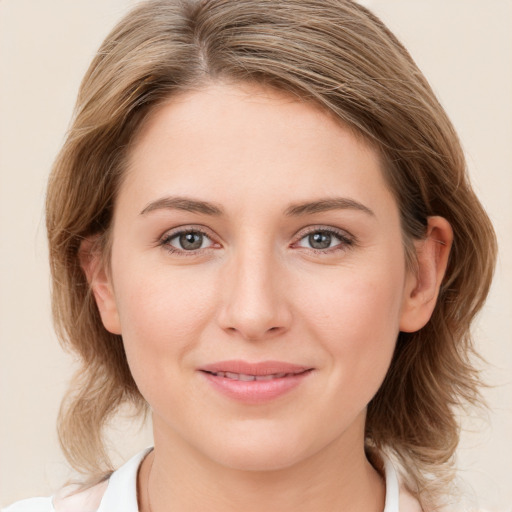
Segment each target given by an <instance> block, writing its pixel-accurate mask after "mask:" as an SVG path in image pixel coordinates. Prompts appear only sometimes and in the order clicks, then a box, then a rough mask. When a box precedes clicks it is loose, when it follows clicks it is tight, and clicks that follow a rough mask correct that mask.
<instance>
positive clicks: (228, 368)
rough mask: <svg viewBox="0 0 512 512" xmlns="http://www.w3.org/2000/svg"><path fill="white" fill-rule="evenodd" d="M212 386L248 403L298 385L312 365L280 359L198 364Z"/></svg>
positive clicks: (266, 399)
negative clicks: (256, 361)
mask: <svg viewBox="0 0 512 512" xmlns="http://www.w3.org/2000/svg"><path fill="white" fill-rule="evenodd" d="M199 371H200V372H201V373H202V374H203V375H204V377H205V378H206V381H207V382H208V383H209V384H211V386H212V387H213V389H214V390H215V391H217V392H220V393H221V394H223V395H224V396H228V397H229V398H232V399H235V400H238V401H241V402H245V403H262V402H266V401H269V400H273V399H276V398H278V397H280V396H281V395H284V394H286V393H288V392H289V391H291V390H292V389H294V388H296V387H297V386H298V385H299V384H300V383H301V382H302V381H304V380H305V378H306V377H307V376H308V375H310V374H311V373H312V371H313V368H311V367H307V366H301V365H296V364H291V363H286V362H281V361H262V362H258V363H249V362H246V361H220V362H217V363H213V364H208V365H205V366H202V367H200V368H199Z"/></svg>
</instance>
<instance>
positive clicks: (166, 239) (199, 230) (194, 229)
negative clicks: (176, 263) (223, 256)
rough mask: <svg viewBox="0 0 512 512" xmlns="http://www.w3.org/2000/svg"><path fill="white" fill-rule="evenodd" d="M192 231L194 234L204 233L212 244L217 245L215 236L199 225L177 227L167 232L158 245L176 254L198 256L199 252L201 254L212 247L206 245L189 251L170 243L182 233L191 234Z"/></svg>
mask: <svg viewBox="0 0 512 512" xmlns="http://www.w3.org/2000/svg"><path fill="white" fill-rule="evenodd" d="M190 233H194V234H196V233H199V234H201V235H203V236H204V237H205V238H207V239H208V240H210V242H212V246H213V245H215V241H214V240H213V237H212V236H211V235H210V234H209V233H208V232H207V231H206V230H205V229H202V228H201V227H199V226H190V227H187V228H184V229H181V228H176V230H173V231H171V232H167V233H165V234H164V235H163V236H162V237H161V238H160V239H159V242H158V245H160V246H161V247H163V248H164V249H165V250H166V251H167V252H169V253H171V254H175V255H177V256H197V255H198V254H201V253H203V252H204V251H207V250H209V249H211V246H210V247H204V248H202V249H195V250H189V251H187V250H186V249H178V248H177V247H173V246H172V245H171V244H170V242H171V240H173V239H175V238H178V237H180V236H182V235H187V234H190Z"/></svg>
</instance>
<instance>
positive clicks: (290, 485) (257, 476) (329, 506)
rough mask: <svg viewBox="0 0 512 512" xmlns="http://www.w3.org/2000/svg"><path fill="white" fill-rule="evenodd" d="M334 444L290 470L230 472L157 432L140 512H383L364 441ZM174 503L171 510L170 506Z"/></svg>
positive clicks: (381, 490)
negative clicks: (189, 511)
mask: <svg viewBox="0 0 512 512" xmlns="http://www.w3.org/2000/svg"><path fill="white" fill-rule="evenodd" d="M341 441H348V442H340V441H336V442H335V443H334V444H335V446H333V445H330V446H328V447H327V448H325V449H324V450H323V452H324V453H316V454H315V455H313V456H311V457H309V458H308V459H306V460H302V461H300V462H299V463H297V464H294V465H292V466H290V467H286V468H282V469H276V470H270V471H246V470H239V469H233V468H229V467H226V466H223V465H219V464H217V463H216V462H215V461H211V460H210V459H206V458H205V457H204V456H202V455H200V454H197V453H194V450H193V449H190V447H189V446H187V445H182V444H181V443H179V442H178V443H177V442H176V440H171V441H170V440H169V439H165V438H160V436H158V435H157V432H155V450H154V451H153V452H151V454H150V455H148V457H147V458H146V459H145V461H144V462H143V464H142V466H141V469H140V472H139V477H138V495H139V502H140V503H139V509H140V510H141V512H166V511H167V510H169V509H171V508H172V510H173V511H175V512H182V511H185V510H208V511H209V512H220V511H222V512H231V511H233V512H234V511H236V512H238V511H239V510H243V511H244V512H261V510H266V511H279V512H291V511H293V512H313V511H314V512H317V511H318V510H322V511H341V510H343V511H344V512H355V511H361V510H364V511H365V512H382V511H383V509H384V499H385V486H384V481H383V479H382V477H381V476H380V475H379V474H378V473H377V471H376V470H375V469H374V468H373V467H372V465H371V464H370V463H369V462H368V460H367V459H366V456H365V453H364V444H363V442H360V443H357V444H356V443H354V439H346V440H343V439H342V440H341ZM170 504H172V507H171V505H170Z"/></svg>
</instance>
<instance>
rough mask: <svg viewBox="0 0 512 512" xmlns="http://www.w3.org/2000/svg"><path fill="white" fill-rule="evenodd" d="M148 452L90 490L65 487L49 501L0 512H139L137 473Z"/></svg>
mask: <svg viewBox="0 0 512 512" xmlns="http://www.w3.org/2000/svg"><path fill="white" fill-rule="evenodd" d="M150 451H151V448H149V449H147V450H144V451H142V452H140V453H138V454H137V455H135V456H134V457H132V458H131V459H130V460H129V461H128V462H126V463H125V464H124V465H123V466H121V467H120V468H119V469H118V470H117V471H114V473H112V475H110V478H108V479H107V480H104V481H103V482H100V483H98V484H96V485H94V486H92V487H89V488H85V489H84V488H83V487H81V486H79V485H72V486H67V487H64V488H63V489H61V490H60V491H59V492H58V493H57V494H55V496H53V497H51V498H32V499H28V500H22V501H18V502H16V503H14V504H12V505H10V506H9V507H7V508H3V509H2V510H1V512H111V511H112V510H122V511H123V512H138V506H137V473H138V470H139V466H140V464H141V462H142V460H143V459H144V457H146V455H147V454H148V453H149V452H150Z"/></svg>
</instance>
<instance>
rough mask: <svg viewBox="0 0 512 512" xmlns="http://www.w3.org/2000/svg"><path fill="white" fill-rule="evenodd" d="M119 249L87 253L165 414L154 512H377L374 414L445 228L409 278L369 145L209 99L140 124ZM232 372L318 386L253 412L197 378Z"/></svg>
mask: <svg viewBox="0 0 512 512" xmlns="http://www.w3.org/2000/svg"><path fill="white" fill-rule="evenodd" d="M112 237H113V239H112V252H111V260H110V264H109V266H108V268H105V267H103V266H102V261H103V259H102V257H101V254H98V253H95V252H89V250H90V247H92V245H93V240H88V241H86V242H84V245H83V247H82V255H83V258H82V261H83V266H84V270H85V271H86V273H87V276H88V278H89V281H90V284H91V286H92V289H93V291H94V294H95V297H96V300H97V304H98V307H99V310H100V313H101V316H102V320H103V323H104V325H105V327H106V328H107V329H108V330H109V331H111V332H113V333H116V334H121V335H122V336H123V340H124V344H125V348H126V354H127V358H128V362H129V365H130V368H131V371H132V373H133V376H134V379H135V381H136V383H137V385H138V387H139V389H140V392H141V393H142V395H143V396H144V398H145V399H146V400H147V401H148V403H149V405H150V406H151V410H152V415H153V425H154V440H155V450H154V452H152V454H151V455H150V456H148V457H147V458H146V460H145V461H144V463H143V464H142V467H141V470H140V472H139V482H138V489H139V502H140V508H141V510H142V511H143V512H145V511H148V510H149V503H150V506H151V511H152V512H163V511H166V510H168V507H169V508H170V507H171V504H172V510H173V511H176V512H180V511H190V510H208V511H209V512H216V511H222V512H226V511H237V512H238V511H240V510H244V511H249V512H250V511H258V512H261V511H262V510H268V511H279V512H287V511H292V510H293V511H294V512H301V511H314V512H318V511H319V510H321V511H331V510H332V511H339V510H343V511H345V512H350V511H361V510H364V511H367V512H381V511H382V510H383V508H384V497H385V486H384V481H383V479H382V476H381V475H379V474H378V473H377V471H376V470H375V469H374V468H373V467H372V466H371V464H370V463H369V462H368V461H367V459H366V457H365V453H364V425H365V418H366V407H367V404H368V402H369V401H370V400H371V398H372V397H373V396H374V395H375V393H376V392H377V390H378V388H379V386H380V384H381V383H382V381H383V379H384V377H385V375H386V372H387V370H388V368H389V364H390V361H391V357H392V354H393V350H394V347H395V343H396V339H397V335H398V333H399V331H400V330H403V331H415V330H418V329H420V328H421V327H422V326H423V325H425V323H426V322H427V321H428V320H429V318H430V316H431V314H432V311H433V308H434V305H435V301H436V298H437V294H438V291H439V286H440V283H441V281H442V278H443V275H444V272H445V269H446V264H447V260H448V254H449V249H450V245H451V241H452V231H451V228H450V225H449V224H448V222H447V221H446V220H445V219H443V218H441V217H431V218H430V219H429V226H428V232H427V234H426V237H425V239H424V240H422V241H415V242H414V244H415V247H416V251H417V254H418V271H417V272H414V273H413V272H410V271H409V270H408V268H407V266H406V262H405V253H404V241H403V234H402V232H401V227H400V218H399V212H398V207H397V204H396V202H395V199H394V197H393V195H392V193H391V192H390V190H389V189H388V187H387V185H386V182H385V180H384V177H383V174H382V170H381V162H380V159H379V155H378V153H377V152H376V151H375V150H374V149H372V148H371V147H370V146H369V145H368V144H366V143H365V142H364V141H363V140H362V139H361V137H357V136H355V135H354V133H353V132H352V131H351V130H349V129H348V128H347V127H345V126H344V125H343V124H341V123H340V122H339V121H337V120H335V119H334V118H333V117H332V116H330V115H328V114H326V113H325V112H323V111H322V110H320V109H319V108H318V107H317V106H315V105H312V104H310V103H305V102H300V101H299V100H297V99H296V98H294V97H292V96H288V95H286V94H284V93H282V92H278V91H274V90H271V89H265V88H263V87H260V86H256V85H248V84H242V85H241V84H229V83H211V84H208V85H207V86H205V87H204V88H202V89H200V90H197V91H192V92H188V93H182V94H181V95H179V96H175V97H173V98H171V99H170V100H169V101H168V102H166V103H165V104H164V105H163V106H160V107H159V108H158V109H157V110H156V111H155V112H153V114H152V115H151V117H150V118H149V120H148V121H147V122H146V123H145V125H144V127H143V128H142V130H141V132H140V133H139V134H138V136H137V139H136V141H135V142H134V144H133V147H132V149H131V154H130V160H129V165H128V169H127V170H126V175H125V177H124V181H123V183H122V186H121V188H120V191H119V195H118V197H117V199H116V204H115V212H114V221H113V231H112ZM231 359H237V360H244V361H248V362H258V361H268V360H277V361H284V362H289V363H294V364H298V365H304V366H307V367H308V368H312V369H313V370H312V371H311V372H310V374H309V375H308V376H307V378H305V379H303V380H302V382H301V383H300V384H299V385H298V386H297V387H296V388H294V389H292V390H291V391H290V392H288V393H286V394H284V395H282V396H279V397H277V398H275V399H273V400H269V401H265V402H263V403H260V404H247V403H244V402H243V401H238V400H235V399H232V398H230V397H226V396H225V395H223V394H221V393H219V392H218V391H217V390H216V389H214V387H212V386H211V384H210V383H209V382H208V381H207V379H205V378H204V374H202V373H201V372H200V371H198V368H200V367H201V366H202V365H206V364H210V363H214V362H217V361H223V360H231ZM148 500H149V501H148Z"/></svg>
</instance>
